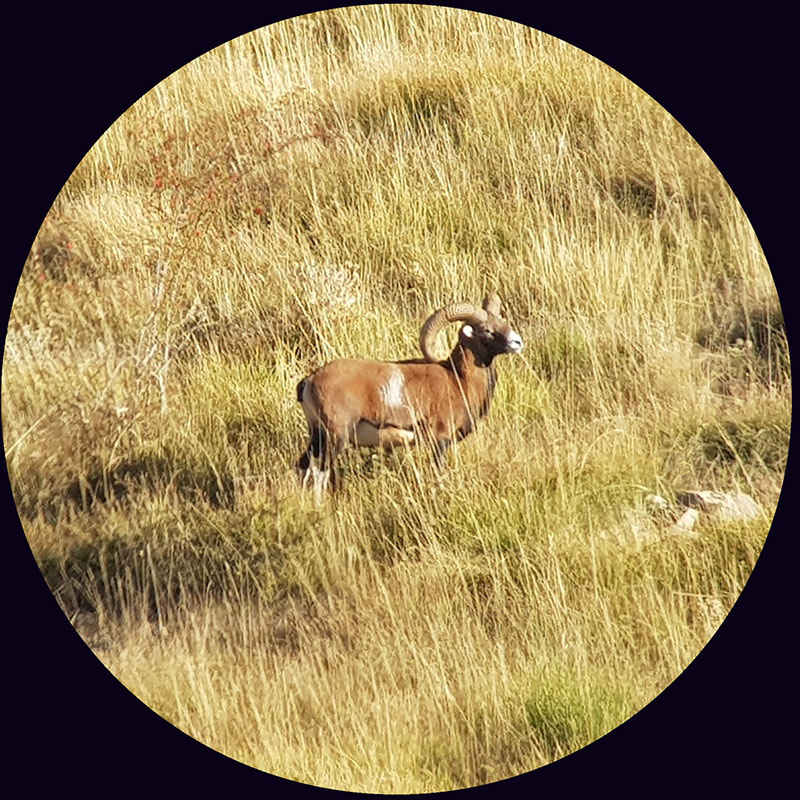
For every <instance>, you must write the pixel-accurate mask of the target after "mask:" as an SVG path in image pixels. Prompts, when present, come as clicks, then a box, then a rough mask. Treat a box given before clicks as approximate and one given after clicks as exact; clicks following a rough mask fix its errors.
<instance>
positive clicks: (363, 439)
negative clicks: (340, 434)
mask: <svg viewBox="0 0 800 800" xmlns="http://www.w3.org/2000/svg"><path fill="white" fill-rule="evenodd" d="M414 438H415V437H414V431H413V430H412V431H409V430H405V429H404V428H395V427H393V426H391V425H389V426H386V427H383V428H378V427H376V426H375V425H373V424H372V423H370V422H365V421H364V420H362V421H361V422H359V423H358V425H356V427H355V430H354V431H353V435H352V436H351V439H350V441H351V442H352V443H353V444H354V445H356V446H358V447H383V448H390V447H400V446H402V445H411V444H414Z"/></svg>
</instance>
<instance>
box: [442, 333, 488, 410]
mask: <svg viewBox="0 0 800 800" xmlns="http://www.w3.org/2000/svg"><path fill="white" fill-rule="evenodd" d="M493 362H494V358H491V357H490V359H489V361H488V363H483V362H482V361H481V360H480V359H479V358H478V356H477V355H476V354H475V353H474V351H472V350H470V349H469V348H467V347H461V345H456V348H455V350H453V352H452V353H451V354H450V363H451V364H452V367H453V371H454V372H455V374H456V375H457V376H458V379H459V381H460V382H461V383H462V390H463V391H464V392H465V393H466V397H467V400H468V402H469V406H470V409H471V412H472V414H474V415H475V416H478V417H482V416H484V415H485V414H486V413H487V412H488V411H489V405H490V404H491V401H492V395H493V394H494V389H495V386H496V385H497V373H496V371H495V365H494V363H493Z"/></svg>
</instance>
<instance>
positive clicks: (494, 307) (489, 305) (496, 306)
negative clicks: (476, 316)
mask: <svg viewBox="0 0 800 800" xmlns="http://www.w3.org/2000/svg"><path fill="white" fill-rule="evenodd" d="M483 308H484V310H486V311H488V312H489V313H490V314H494V315H495V316H496V317H499V316H501V314H500V298H499V297H498V296H497V295H496V294H494V293H492V294H487V295H486V297H484V298H483Z"/></svg>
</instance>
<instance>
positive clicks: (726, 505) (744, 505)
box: [678, 490, 762, 522]
mask: <svg viewBox="0 0 800 800" xmlns="http://www.w3.org/2000/svg"><path fill="white" fill-rule="evenodd" d="M678 503H680V504H681V505H682V506H683V507H684V508H688V509H690V510H694V509H699V510H700V511H703V512H704V513H706V514H708V515H709V516H710V517H713V518H714V519H717V520H719V521H721V522H747V521H749V520H752V519H757V518H758V517H759V516H760V515H761V514H762V510H761V506H759V505H758V503H756V501H755V500H753V498H752V497H750V495H749V494H744V492H735V493H728V492H712V491H707V490H705V491H697V492H684V493H683V494H680V495H678Z"/></svg>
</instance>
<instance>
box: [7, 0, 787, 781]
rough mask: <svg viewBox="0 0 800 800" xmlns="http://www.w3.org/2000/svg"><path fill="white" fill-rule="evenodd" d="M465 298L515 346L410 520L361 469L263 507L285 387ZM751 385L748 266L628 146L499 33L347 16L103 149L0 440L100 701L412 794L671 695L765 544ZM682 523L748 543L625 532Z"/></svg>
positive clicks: (564, 71)
mask: <svg viewBox="0 0 800 800" xmlns="http://www.w3.org/2000/svg"><path fill="white" fill-rule="evenodd" d="M487 290H496V291H498V292H500V294H501V295H502V297H503V298H504V300H505V301H506V305H507V309H508V313H509V315H510V317H511V318H512V320H513V322H514V324H515V326H516V328H517V329H518V330H519V331H520V333H521V334H522V335H523V337H524V338H525V340H526V349H525V350H524V351H523V353H522V354H521V356H519V357H516V358H512V357H509V358H504V359H503V363H502V364H500V384H499V387H498V391H497V394H496V397H495V401H494V405H493V408H492V410H491V413H490V415H489V417H488V418H487V419H486V420H485V421H484V423H483V425H482V426H481V427H480V428H479V430H478V431H477V432H476V433H475V434H474V435H473V436H472V437H470V438H469V439H467V440H466V441H464V442H463V443H462V444H461V445H460V446H459V447H458V448H457V449H456V451H455V452H454V453H453V454H452V457H451V460H450V469H449V472H448V476H447V480H446V483H445V486H444V488H443V489H442V490H441V491H440V492H439V493H437V494H434V493H433V492H432V491H431V489H430V488H429V486H430V469H431V465H430V463H429V459H427V458H426V456H425V454H424V453H421V452H411V453H398V454H392V455H389V456H383V457H379V458H378V457H376V458H371V457H370V456H369V454H366V453H361V454H352V455H351V456H350V457H349V458H348V459H345V462H344V463H343V465H342V470H343V473H344V476H343V477H344V488H343V490H342V491H341V493H340V494H339V495H337V496H335V497H333V498H330V499H329V500H328V501H327V502H326V503H325V504H324V505H323V506H322V507H317V506H315V505H314V504H313V502H311V500H310V499H309V498H307V497H304V496H302V495H301V494H300V493H299V492H298V490H297V485H296V482H295V479H294V476H293V475H292V474H291V465H292V463H293V461H294V460H295V459H296V457H297V455H298V454H299V452H300V451H301V449H302V448H303V446H304V436H305V431H304V426H303V421H302V414H301V413H300V411H299V408H298V406H297V404H296V402H295V385H296V383H297V381H298V380H299V379H300V378H301V377H302V376H304V375H305V374H307V372H308V371H309V370H310V369H311V368H313V367H314V366H316V365H318V364H319V363H321V362H322V361H324V360H326V359H330V358H334V357H338V356H360V355H363V356H374V357H379V358H387V359H390V358H396V357H409V356H412V355H414V354H415V353H416V347H417V345H416V337H417V332H418V330H419V324H420V323H421V321H422V319H424V317H425V316H426V315H427V313H429V312H430V311H431V310H433V309H434V308H435V307H438V305H440V304H442V303H445V302H450V301H453V300H470V301H474V300H479V299H480V297H481V296H482V295H483V293H484V292H485V291H487ZM789 387H790V382H789V364H788V350H787V347H786V341H785V332H784V327H783V317H782V314H781V310H780V306H779V304H778V300H777V295H776V292H775V287H774V285H773V282H772V278H771V275H770V272H769V269H768V267H767V264H766V263H765V261H764V257H763V255H762V253H761V250H760V248H759V246H758V242H757V240H756V237H755V235H754V233H753V231H752V229H751V228H750V226H749V223H748V221H747V219H746V217H745V215H744V213H743V211H742V209H741V208H740V206H739V205H738V203H737V201H736V198H735V197H734V196H733V195H732V193H731V192H730V190H729V189H728V187H727V185H726V184H725V182H724V180H723V179H722V177H721V176H720V175H719V174H718V172H717V171H716V170H715V168H714V167H713V165H712V164H711V163H710V161H709V160H708V159H707V158H706V157H705V155H704V154H703V153H702V151H701V150H700V148H699V147H698V146H697V145H696V144H695V143H694V142H693V141H692V140H691V138H690V137H689V136H688V135H687V134H686V132H685V131H684V130H683V129H682V128H681V127H680V126H679V125H678V124H677V123H676V122H675V121H674V120H673V119H672V118H671V117H670V116H669V115H668V114H667V113H666V112H665V111H664V110H663V109H661V108H660V107H659V106H658V105H656V104H655V103H654V102H653V101H652V100H651V99H650V98H648V97H647V96H645V95H644V94H642V93H641V92H640V91H639V90H638V89H637V88H636V87H634V86H633V85H631V84H629V83H628V82H627V81H626V80H625V79H623V78H622V77H621V76H620V75H618V74H616V73H614V72H613V71H612V70H610V69H608V68H607V67H606V66H604V65H603V64H601V63H599V62H596V61H594V60H593V59H591V58H590V57H588V56H587V55H585V54H583V53H581V52H579V51H576V50H574V49H573V48H571V47H569V46H567V45H564V44H562V43H560V42H558V41H556V40H553V39H551V38H549V37H547V36H545V35H543V34H539V33H536V32H534V31H531V30H528V29H525V28H523V27H521V26H518V25H516V24H513V23H510V22H507V21H503V20H499V19H495V18H492V17H488V16H482V15H478V14H473V13H471V12H463V11H457V10H452V9H445V8H435V7H421V6H420V7H417V6H379V7H378V6H376V7H369V6H367V7H359V8H350V9H343V10H337V11H331V12H325V13H321V14H315V15H311V16H308V17H303V18H298V19H295V20H289V21H286V22H284V23H280V24H278V25H275V26H271V27H270V28H267V29H264V30H261V31H256V32H254V33H252V34H249V35H248V36H245V37H242V38H241V39H238V40H235V41H233V42H230V43H228V44H226V45H224V46H223V47H221V48H218V49H217V50H215V51H213V52H211V53H209V54H207V55H206V56H204V57H202V58H201V59H198V60H197V61H196V62H194V63H192V64H190V65H189V66H187V67H186V68H185V69H183V70H181V71H180V72H178V73H176V74H175V75H173V76H172V77H170V78H169V79H168V80H166V81H165V82H164V83H162V84H161V85H159V86H158V87H156V88H155V89H154V90H153V91H152V92H150V93H149V94H148V95H146V96H145V97H144V98H143V99H142V101H140V102H139V103H137V104H136V105H135V106H134V107H132V108H131V109H130V110H129V111H128V112H127V113H126V114H125V115H124V116H123V117H122V118H121V119H120V120H119V121H118V122H117V123H116V124H115V125H114V126H112V127H111V128H110V129H109V131H108V132H107V133H106V134H104V136H103V137H102V138H101V139H100V141H99V142H98V143H97V144H96V146H95V147H94V148H93V149H92V150H91V151H90V152H89V154H88V155H87V156H86V158H85V159H84V161H83V162H82V163H81V165H80V166H79V168H78V169H77V170H76V172H75V174H74V175H73V176H72V178H71V179H70V181H69V182H68V184H67V185H66V186H65V188H64V190H63V192H62V193H61V195H60V196H59V198H58V199H57V201H56V203H55V205H54V207H53V209H52V210H51V212H50V214H49V215H48V217H47V219H46V220H45V223H44V225H43V226H42V229H41V231H40V233H39V236H38V238H37V241H36V243H35V245H34V247H33V250H32V253H31V256H30V258H29V259H28V262H27V264H26V266H25V269H24V272H23V275H22V278H21V281H20V284H19V289H18V292H17V295H16V299H15V303H14V307H13V311H12V316H11V320H10V324H9V331H8V337H7V341H6V349H5V354H4V371H3V408H2V411H3V430H4V437H5V449H6V458H7V462H8V466H9V472H10V476H11V481H12V487H13V489H14V493H15V497H16V500H17V504H18V507H19V510H20V514H21V517H22V520H23V525H24V528H25V531H26V533H27V535H28V538H29V540H30V543H31V546H32V548H33V550H34V553H35V555H36V557H37V559H38V561H39V564H40V566H41V568H42V570H43V572H44V575H45V577H46V578H47V580H48V583H49V584H50V586H51V588H52V589H53V591H54V592H55V594H56V596H57V597H58V599H59V602H60V603H61V605H62V607H63V608H64V610H65V613H67V614H68V615H69V617H70V619H71V620H72V621H73V622H74V624H75V625H76V627H77V628H78V630H79V631H80V632H81V633H82V635H84V637H85V638H86V640H87V641H88V642H89V644H90V645H91V646H92V647H93V648H94V649H95V651H96V652H97V654H98V655H99V657H100V658H101V659H102V660H103V662H104V663H105V664H106V665H107V666H108V667H109V669H111V671H112V672H113V673H114V674H115V675H117V676H118V677H119V678H120V680H122V682H123V683H125V684H126V685H127V686H128V687H129V688H131V689H132V690H133V691H134V693H135V694H137V695H138V696H139V697H141V698H142V699H143V700H145V702H147V703H148V704H149V705H150V706H151V707H152V708H154V709H155V710H156V711H157V712H158V713H160V714H162V715H163V716H164V717H165V718H167V719H168V720H170V721H171V722H173V723H174V724H175V725H177V726H178V727H179V728H181V729H182V730H185V731H186V732H188V733H190V734H191V735H192V736H195V737H196V738H198V739H199V740H201V741H203V742H204V743H206V744H208V745H210V746H211V747H214V748H216V749H218V750H220V751H221V752H223V753H225V754H227V755H230V756H232V757H233V758H236V759H239V760H241V761H244V762H246V763H248V764H252V765H253V766H256V767H258V768H261V769H264V770H267V771H270V772H274V773H276V774H279V775H282V776H285V777H289V778H293V779H296V780H300V781H303V782H307V783H313V784H318V785H322V786H329V787H338V788H347V789H352V790H361V791H374V792H426V791H435V790H443V789H449V788H455V787H459V786H470V785H476V784H481V783H486V782H490V781H493V780H498V779H500V778H503V777H507V776H509V775H513V774H516V773H519V772H523V771H528V770H531V769H534V768H536V767H537V766H540V765H542V764H546V763H548V762H550V761H552V760H554V759H557V758H559V757H561V756H562V755H564V754H566V753H569V752H571V751H573V750H575V749H577V748H579V747H581V746H583V745H584V744H587V743H588V742H590V741H593V740H594V739H596V738H597V737H598V736H600V735H601V734H602V733H604V732H605V731H607V730H609V729H611V728H613V727H615V726H616V725H618V724H619V723H620V722H622V721H623V720H624V719H626V718H627V717H629V716H630V715H631V714H633V713H634V712H635V711H637V710H638V709H640V708H641V707H642V706H643V705H645V704H646V703H647V702H648V701H649V700H650V699H651V698H652V697H654V696H655V695H656V694H657V693H658V692H660V691H661V690H662V689H663V688H664V687H665V686H666V685H667V684H669V683H670V682H671V681H672V680H673V679H674V678H675V677H676V676H677V675H678V674H679V673H680V672H681V671H682V670H683V669H684V668H685V666H686V665H687V664H688V663H689V662H690V661H691V660H692V659H693V658H694V656H695V655H696V654H697V653H698V652H699V650H700V649H701V648H702V647H703V645H704V644H705V642H706V641H707V640H708V638H709V637H710V636H711V634H712V633H713V632H714V630H715V629H716V627H717V626H718V624H719V623H720V621H721V619H722V618H723V617H724V615H725V613H726V612H727V610H728V609H729V608H730V606H731V605H732V603H733V602H734V601H735V599H736V597H737V596H738V594H739V592H740V591H741V589H742V586H743V585H744V583H745V581H746V580H747V578H748V576H749V574H750V571H751V569H752V567H753V565H754V563H755V560H756V559H757V557H758V555H759V552H760V549H761V546H762V544H763V540H764V537H765V535H766V533H767V530H768V528H769V524H770V520H771V517H772V512H773V510H774V507H775V504H776V502H777V497H778V493H779V491H780V487H781V483H782V479H783V471H784V467H785V463H786V455H787V450H788V438H789V424H790V423H789V420H790V410H791V397H790V389H789ZM697 487H701V488H714V489H720V490H731V489H735V488H740V489H742V490H743V491H746V492H749V493H751V494H752V495H753V496H754V497H756V498H757V499H758V501H759V502H760V503H761V504H762V506H763V507H764V509H765V511H764V514H763V517H762V518H761V519H759V520H757V521H755V522H752V523H748V524H729V525H726V526H722V525H713V524H707V525H705V526H703V527H702V528H701V530H700V536H699V537H698V538H696V539H682V538H678V537H671V538H663V539H656V540H654V539H653V538H652V537H650V538H648V537H642V536H640V535H639V533H638V531H639V523H640V522H641V519H642V514H643V512H642V509H641V502H642V497H643V495H644V494H645V493H646V492H647V491H659V492H660V493H662V494H665V495H669V494H670V493H671V492H673V491H676V490H680V489H686V488H697Z"/></svg>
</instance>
